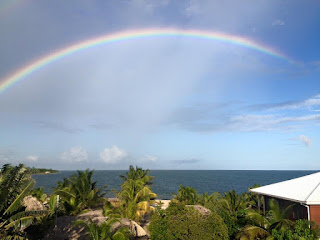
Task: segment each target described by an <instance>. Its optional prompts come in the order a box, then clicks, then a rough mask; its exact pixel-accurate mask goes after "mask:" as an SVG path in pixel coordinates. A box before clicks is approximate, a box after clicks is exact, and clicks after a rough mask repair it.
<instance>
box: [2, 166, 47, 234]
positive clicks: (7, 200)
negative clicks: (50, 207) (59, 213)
mask: <svg viewBox="0 0 320 240" xmlns="http://www.w3.org/2000/svg"><path fill="white" fill-rule="evenodd" d="M34 184H35V181H34V180H33V179H32V178H31V177H30V175H28V174H27V173H26V168H25V167H24V165H22V164H20V165H19V166H15V167H13V166H11V165H9V164H6V165H3V167H2V169H1V173H0V238H1V239H25V238H24V233H23V230H24V229H25V228H27V227H28V226H30V225H31V224H32V223H33V222H34V220H35V219H36V217H40V216H43V215H44V214H46V213H47V212H46V211H25V208H24V207H23V206H21V202H22V200H23V198H24V197H25V196H27V195H29V194H30V192H31V191H32V188H33V186H34Z"/></svg>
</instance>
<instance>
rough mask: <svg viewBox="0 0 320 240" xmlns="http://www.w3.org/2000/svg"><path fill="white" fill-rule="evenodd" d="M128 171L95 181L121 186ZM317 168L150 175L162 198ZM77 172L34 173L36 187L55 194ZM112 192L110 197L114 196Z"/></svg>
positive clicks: (105, 173) (99, 174) (104, 173)
mask: <svg viewBox="0 0 320 240" xmlns="http://www.w3.org/2000/svg"><path fill="white" fill-rule="evenodd" d="M126 172H127V171H126V170H123V171H122V170H96V171H95V172H94V175H93V180H94V181H97V185H98V186H100V187H101V186H103V185H108V189H109V190H111V189H118V190H119V189H120V185H121V183H122V179H121V178H120V175H124V174H125V173H126ZM315 172H316V171H256V170H152V171H151V172H150V175H152V176H155V177H156V178H155V179H154V180H153V185H152V190H153V191H154V192H155V193H157V194H158V198H159V199H171V198H172V193H176V192H177V190H178V189H179V185H180V184H182V185H183V186H190V187H193V188H195V189H197V192H198V193H199V194H202V193H205V192H208V193H209V194H211V193H213V192H220V193H224V192H227V191H231V190H236V192H237V193H239V194H240V193H243V192H246V191H248V188H249V187H251V186H253V185H254V184H259V185H261V186H263V185H267V184H272V183H276V182H280V181H284V180H289V179H292V178H297V177H301V176H304V175H308V174H312V173H315ZM74 173H76V171H60V172H59V173H57V174H50V175H33V176H32V177H33V178H34V179H35V181H36V186H35V187H44V188H45V192H46V193H51V190H52V187H55V186H56V183H57V181H59V180H62V179H63V178H65V177H69V176H71V175H72V174H74ZM112 196H113V194H112V192H110V193H109V194H108V197H112Z"/></svg>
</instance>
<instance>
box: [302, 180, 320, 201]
mask: <svg viewBox="0 0 320 240" xmlns="http://www.w3.org/2000/svg"><path fill="white" fill-rule="evenodd" d="M319 185H320V181H319V183H318V184H317V186H316V187H315V188H314V189H312V191H311V192H310V194H309V195H308V196H307V197H306V199H305V201H307V200H308V198H309V197H310V196H311V195H312V193H313V192H314V191H315V190H316V189H317V188H318V187H319Z"/></svg>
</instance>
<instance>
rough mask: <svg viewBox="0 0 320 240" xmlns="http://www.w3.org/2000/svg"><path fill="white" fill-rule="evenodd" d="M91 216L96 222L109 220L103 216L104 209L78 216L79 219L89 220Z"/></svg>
mask: <svg viewBox="0 0 320 240" xmlns="http://www.w3.org/2000/svg"><path fill="white" fill-rule="evenodd" d="M89 218H91V220H92V221H93V222H94V223H96V224H101V223H103V222H105V221H106V220H107V218H106V217H105V216H103V214H102V210H92V211H88V212H86V213H82V214H80V215H78V216H77V220H78V219H81V220H88V219H89Z"/></svg>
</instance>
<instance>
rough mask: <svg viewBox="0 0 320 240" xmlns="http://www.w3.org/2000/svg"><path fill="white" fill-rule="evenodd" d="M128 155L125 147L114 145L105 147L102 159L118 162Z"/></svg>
mask: <svg viewBox="0 0 320 240" xmlns="http://www.w3.org/2000/svg"><path fill="white" fill-rule="evenodd" d="M127 156H128V154H127V152H126V151H125V150H123V149H120V148H118V147H117V146H115V145H113V146H112V147H111V148H105V149H104V150H103V152H102V153H100V160H101V161H103V162H105V163H118V162H119V161H121V160H123V159H125V158H126V157H127Z"/></svg>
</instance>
